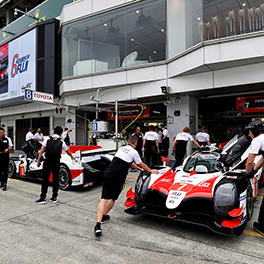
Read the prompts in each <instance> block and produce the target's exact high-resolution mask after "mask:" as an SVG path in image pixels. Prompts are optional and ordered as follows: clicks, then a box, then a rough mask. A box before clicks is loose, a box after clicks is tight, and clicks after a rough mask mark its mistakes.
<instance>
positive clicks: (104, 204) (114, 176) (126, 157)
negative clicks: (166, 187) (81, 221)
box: [94, 136, 159, 236]
mask: <svg viewBox="0 0 264 264" xmlns="http://www.w3.org/2000/svg"><path fill="white" fill-rule="evenodd" d="M136 146H137V136H130V137H129V139H128V145H126V146H123V147H121V148H120V149H119V150H118V151H117V152H116V154H115V157H114V158H113V160H112V162H111V164H110V166H109V167H108V169H107V171H106V175H105V181H104V184H103V190H102V196H101V200H100V203H99V205H98V209H97V223H96V225H95V227H94V234H95V236H101V235H102V228H101V224H102V223H104V222H106V221H107V220H110V216H109V215H108V213H109V212H110V210H111V209H112V208H113V206H114V204H115V201H116V200H117V199H118V197H119V195H120V193H121V191H122V188H123V185H124V184H125V181H126V177H127V173H128V169H129V168H130V167H131V166H132V168H134V169H138V170H141V171H144V170H146V171H148V172H150V173H155V174H158V173H159V172H158V171H157V170H152V169H150V168H149V167H148V166H147V165H146V164H145V163H143V162H142V161H141V158H140V156H139V154H138V152H137V151H136Z"/></svg>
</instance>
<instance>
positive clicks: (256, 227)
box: [253, 222, 264, 236]
mask: <svg viewBox="0 0 264 264" xmlns="http://www.w3.org/2000/svg"><path fill="white" fill-rule="evenodd" d="M253 228H254V230H255V231H257V232H258V233H259V234H261V235H262V236H264V225H263V224H260V223H259V222H254V223H253Z"/></svg>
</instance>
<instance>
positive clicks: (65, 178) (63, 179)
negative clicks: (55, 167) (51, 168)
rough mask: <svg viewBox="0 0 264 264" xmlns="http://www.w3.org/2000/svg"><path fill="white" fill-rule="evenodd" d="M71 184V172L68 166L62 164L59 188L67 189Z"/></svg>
mask: <svg viewBox="0 0 264 264" xmlns="http://www.w3.org/2000/svg"><path fill="white" fill-rule="evenodd" d="M70 186H71V172H70V170H69V169H68V167H67V166H65V165H61V166H60V174H59V188H60V189H61V190H67V189H69V188H70Z"/></svg>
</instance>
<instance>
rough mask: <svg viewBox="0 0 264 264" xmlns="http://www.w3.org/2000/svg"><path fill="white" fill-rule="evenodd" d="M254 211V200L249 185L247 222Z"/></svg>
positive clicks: (249, 185)
mask: <svg viewBox="0 0 264 264" xmlns="http://www.w3.org/2000/svg"><path fill="white" fill-rule="evenodd" d="M253 210H254V198H253V191H252V187H251V184H250V183H249V184H248V187H247V221H249V220H250V219H251V217H252V215H253Z"/></svg>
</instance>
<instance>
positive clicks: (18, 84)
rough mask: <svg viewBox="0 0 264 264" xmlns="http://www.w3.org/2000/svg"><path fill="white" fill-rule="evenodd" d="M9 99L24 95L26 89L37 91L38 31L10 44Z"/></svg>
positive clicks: (33, 31)
mask: <svg viewBox="0 0 264 264" xmlns="http://www.w3.org/2000/svg"><path fill="white" fill-rule="evenodd" d="M8 53H9V56H8V63H9V69H8V99H10V98H13V97H18V96H23V95H24V90H25V88H27V89H29V88H30V90H35V89H36V87H35V83H36V67H35V65H36V30H35V29H34V30H32V31H30V32H28V33H27V34H25V35H23V36H21V37H20V38H17V39H15V40H14V41H12V42H10V43H9V52H8Z"/></svg>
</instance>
